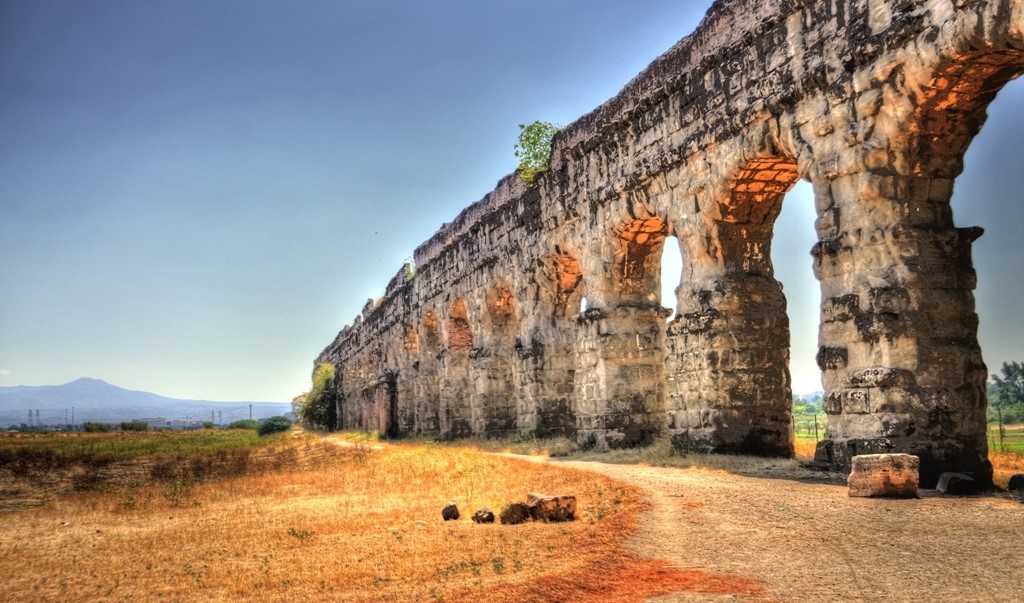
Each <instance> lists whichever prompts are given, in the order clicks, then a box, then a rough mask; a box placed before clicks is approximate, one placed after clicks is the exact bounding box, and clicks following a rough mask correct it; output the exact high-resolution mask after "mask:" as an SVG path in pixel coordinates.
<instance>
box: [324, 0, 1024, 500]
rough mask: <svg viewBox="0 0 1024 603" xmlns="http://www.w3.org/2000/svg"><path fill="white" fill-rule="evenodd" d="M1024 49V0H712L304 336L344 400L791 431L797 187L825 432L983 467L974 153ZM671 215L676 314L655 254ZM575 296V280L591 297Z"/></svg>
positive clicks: (835, 458) (493, 427)
mask: <svg viewBox="0 0 1024 603" xmlns="http://www.w3.org/2000/svg"><path fill="white" fill-rule="evenodd" d="M1022 71H1024V0H927V1H917V2H914V1H909V0H850V1H844V2H822V1H810V0H803V1H801V0H757V1H755V0H720V1H718V2H716V3H715V4H714V6H712V8H711V10H710V11H709V13H708V15H707V16H706V17H705V19H704V21H703V22H702V23H701V25H700V27H699V28H698V29H697V31H696V32H695V33H694V34H692V35H691V36H689V37H687V38H685V39H683V40H682V41H681V42H679V43H678V44H677V45H676V46H675V47H673V48H672V49H670V50H669V51H668V52H667V53H665V54H664V55H662V56H661V57H659V58H658V59H656V60H655V61H654V62H653V63H652V64H651V65H650V66H649V67H648V68H647V69H646V70H645V71H644V72H643V73H641V74H640V75H639V76H637V77H636V78H635V79H634V80H633V81H632V82H630V83H629V84H628V85H627V86H626V87H625V88H624V89H623V90H622V92H620V93H619V95H617V96H616V97H615V98H613V99H611V100H609V101H608V102H607V103H605V104H604V105H602V106H601V107H599V108H597V109H596V110H595V111H593V112H592V113H590V114H588V115H586V116H584V117H582V118H581V119H579V120H578V121H577V122H575V123H574V124H572V125H570V126H568V127H567V128H566V129H565V130H563V131H562V132H560V133H559V134H558V136H557V137H556V139H555V143H554V153H553V157H552V161H551V170H550V171H549V172H548V173H547V174H545V175H544V176H543V177H542V178H541V179H540V181H539V186H538V187H537V188H534V189H530V188H527V187H526V186H524V185H523V184H522V183H521V182H520V181H519V180H517V179H516V178H515V177H514V176H509V177H506V178H505V179H504V180H502V181H501V182H500V183H499V184H498V186H497V187H496V188H495V190H494V191H493V192H491V193H490V194H488V195H487V196H486V197H484V199H483V200H481V201H479V202H477V203H475V204H473V205H471V206H470V207H468V208H467V209H466V210H465V211H463V212H462V214H461V215H459V216H458V218H456V220H455V221H454V222H452V223H450V224H446V225H445V226H444V227H442V228H441V230H439V231H438V232H437V234H435V235H434V236H433V237H432V238H431V239H430V240H429V241H427V242H425V243H423V244H422V245H421V246H420V247H419V248H418V249H417V250H416V253H415V262H416V267H417V272H416V275H415V277H414V278H411V279H409V278H407V276H406V274H405V272H404V271H402V272H399V274H397V275H396V276H395V277H394V279H392V281H391V282H390V284H389V285H388V287H387V290H386V292H385V294H384V296H383V297H382V298H380V299H379V300H376V301H372V302H370V303H368V304H367V306H366V308H364V310H363V312H362V314H361V315H360V316H359V317H357V318H356V321H355V322H354V323H353V324H352V325H351V326H349V327H346V328H345V329H344V330H342V332H341V333H340V334H339V335H338V337H337V338H336V339H335V341H334V342H333V343H332V344H331V345H330V346H328V347H327V349H325V350H324V351H323V352H322V353H321V354H320V356H319V358H317V362H318V363H319V362H330V363H333V364H334V365H335V366H336V367H337V368H338V374H339V375H340V379H339V384H340V385H339V387H340V392H339V393H340V398H339V399H340V400H341V402H340V408H339V414H338V416H339V417H340V421H341V423H342V425H341V426H342V427H346V428H366V429H379V430H382V431H389V432H392V433H396V434H405V433H421V434H433V435H437V436H440V437H458V436H465V435H471V434H472V435H478V436H498V435H506V434H512V433H520V434H536V435H552V434H564V435H569V436H572V437H575V438H577V439H579V440H580V441H590V442H594V443H597V444H606V445H609V446H630V445H637V444H644V443H646V442H649V441H650V440H651V439H652V438H653V437H654V436H656V435H658V434H667V435H669V436H671V437H672V439H673V441H674V442H675V443H676V444H677V445H679V446H680V447H684V448H688V449H697V450H706V451H729V452H746V453H754V454H766V455H789V454H791V453H792V448H791V443H790V442H791V440H790V438H791V430H792V427H791V425H792V419H791V416H790V398H791V395H790V394H791V392H790V377H789V369H788V363H789V324H788V319H787V317H786V312H785V310H786V299H785V296H784V295H783V292H782V287H781V286H780V284H779V282H778V281H776V280H775V278H774V275H773V268H772V264H771V254H770V251H771V245H772V243H773V241H772V234H773V225H774V222H775V219H776V217H777V216H778V215H779V211H780V208H781V204H782V203H783V202H784V197H785V195H786V193H787V191H789V190H790V188H791V187H792V186H793V184H794V183H795V182H796V180H797V179H800V178H803V179H806V180H809V181H810V182H811V183H812V185H813V187H814V194H815V205H816V210H817V214H818V218H817V221H816V223H815V227H816V230H817V233H818V237H819V241H818V243H817V244H816V245H815V246H814V248H813V249H812V250H811V253H812V255H813V260H814V271H815V276H816V277H817V278H818V279H819V280H820V282H821V292H822V304H821V315H820V335H819V343H820V348H819V352H818V364H819V366H820V368H821V371H822V380H823V384H824V387H825V390H826V398H827V409H826V410H827V412H828V414H829V423H828V428H827V430H826V435H825V439H824V441H822V442H821V444H820V445H819V448H818V451H817V460H818V462H820V463H821V464H823V465H826V466H829V467H833V468H837V469H840V468H847V467H848V466H849V464H850V458H851V457H852V456H853V455H856V454H862V453H873V452H890V451H899V452H910V453H913V454H916V455H919V456H920V457H921V472H922V475H921V479H922V484H923V485H924V486H928V485H930V484H933V483H934V481H935V480H936V478H937V476H938V474H939V473H940V472H942V471H947V470H955V471H962V472H967V473H971V474H973V475H974V476H975V477H976V478H978V479H979V480H981V481H983V482H984V481H988V480H990V478H991V475H990V474H991V469H990V466H989V465H988V462H987V459H986V457H987V450H986V440H985V406H986V399H985V381H986V375H987V371H986V368H985V365H984V363H983V361H982V357H981V350H980V348H979V346H978V342H977V326H978V323H977V317H976V314H975V311H974V299H973V293H972V290H973V289H974V287H975V273H974V270H973V268H972V265H971V257H970V247H971V242H972V241H974V240H975V239H976V238H977V237H978V236H979V235H980V234H981V230H980V229H979V228H958V227H956V226H955V225H954V222H953V216H952V212H951V209H950V204H949V201H950V197H951V194H952V190H953V182H954V179H955V178H956V176H957V175H958V174H959V173H960V171H961V168H962V158H963V154H964V152H965V150H966V148H967V146H968V145H969V144H970V142H971V139H972V138H973V136H974V135H976V134H977V132H978V131H979V129H980V128H981V125H982V124H983V122H984V120H985V109H986V106H987V105H988V103H989V102H990V101H991V100H992V98H994V96H995V94H996V93H997V92H998V91H999V89H1000V88H1001V87H1002V86H1003V85H1004V84H1005V83H1007V82H1008V81H1010V80H1011V79H1013V78H1015V77H1017V76H1018V75H1019V74H1020V73H1021V72H1022ZM671 236H675V237H678V241H679V246H680V248H681V251H682V254H683V257H684V265H685V268H684V274H683V275H682V280H681V284H680V286H679V288H678V290H677V308H676V316H675V318H673V319H672V321H671V322H669V323H668V324H666V318H667V317H668V316H669V315H670V314H671V311H670V310H668V309H665V308H662V307H661V306H660V303H659V293H658V291H659V282H660V274H659V270H660V268H659V259H660V256H661V252H662V249H663V246H664V244H665V241H666V240H667V238H668V237H671ZM584 298H585V300H586V304H585V306H586V307H584V304H583V303H582V302H583V300H584Z"/></svg>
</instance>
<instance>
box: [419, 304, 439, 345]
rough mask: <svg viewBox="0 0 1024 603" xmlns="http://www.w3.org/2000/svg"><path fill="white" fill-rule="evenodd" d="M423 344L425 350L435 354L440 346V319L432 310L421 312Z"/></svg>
mask: <svg viewBox="0 0 1024 603" xmlns="http://www.w3.org/2000/svg"><path fill="white" fill-rule="evenodd" d="M423 344H424V347H425V351H427V352H433V353H435V354H436V353H437V351H438V350H439V349H440V347H441V320H440V319H439V318H438V317H437V312H434V311H433V310H427V311H426V312H425V313H424V314H423Z"/></svg>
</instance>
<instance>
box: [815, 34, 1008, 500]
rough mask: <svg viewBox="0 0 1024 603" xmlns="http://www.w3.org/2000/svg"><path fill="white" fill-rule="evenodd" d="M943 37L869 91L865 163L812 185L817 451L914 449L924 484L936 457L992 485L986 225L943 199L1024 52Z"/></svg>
mask: <svg viewBox="0 0 1024 603" xmlns="http://www.w3.org/2000/svg"><path fill="white" fill-rule="evenodd" d="M948 51H953V54H950V55H948V56H945V57H937V58H935V59H934V60H933V62H932V63H930V64H928V65H915V66H914V67H913V68H911V69H907V70H905V71H901V70H899V69H897V70H896V71H895V73H894V75H893V76H892V77H891V78H890V81H889V82H887V83H886V85H885V86H884V87H883V90H882V92H881V95H880V96H878V100H876V101H874V104H872V103H862V105H861V106H862V107H864V108H865V111H864V112H865V113H866V115H865V116H864V119H865V120H866V122H868V123H870V122H871V120H872V119H874V120H875V122H874V130H868V131H871V132H872V134H873V136H874V137H873V138H870V139H869V140H867V141H865V144H864V145H863V147H861V149H862V153H863V155H862V157H860V160H861V161H862V165H863V167H864V169H863V171H862V172H860V173H851V174H835V175H834V178H833V181H832V182H831V183H830V186H829V187H828V189H827V191H825V194H821V195H819V198H818V204H819V206H828V207H829V209H828V213H829V223H830V230H832V231H833V232H834V236H831V237H828V238H824V239H823V240H822V241H821V242H820V243H819V245H817V246H816V248H815V251H814V255H815V269H816V271H817V273H818V274H819V278H820V279H821V281H822V293H823V304H822V335H821V337H820V339H821V346H820V349H819V353H818V361H819V365H820V366H821V369H822V373H823V381H824V383H825V386H826V400H825V411H826V413H828V416H829V418H828V427H827V430H826V434H825V439H824V440H823V441H821V442H820V443H819V445H818V450H817V453H816V460H817V461H818V462H819V463H820V464H822V465H824V466H829V467H845V466H849V464H850V459H851V458H852V457H853V456H855V455H858V454H869V453H874V452H891V451H898V452H909V453H912V454H916V455H917V456H919V457H920V459H921V470H920V475H921V484H922V485H923V486H925V487H932V486H934V484H935V483H936V482H937V480H938V477H939V475H940V474H941V473H942V472H944V471H957V472H962V473H968V474H970V475H972V476H973V477H975V479H976V480H977V481H978V482H979V483H980V484H984V485H985V486H987V485H988V484H990V483H991V477H992V473H991V471H992V470H991V465H990V464H989V462H988V460H987V441H986V434H985V411H984V409H985V406H986V392H985V384H986V381H987V369H986V367H985V364H984V361H983V359H982V354H981V348H980V346H979V344H978V339H977V335H978V317H977V314H976V313H975V304H974V294H973V290H974V288H975V287H976V284H977V276H976V274H975V272H974V268H973V264H972V260H971V246H972V243H973V242H974V241H975V240H976V239H977V238H978V237H979V236H981V234H982V232H983V231H982V229H980V228H977V227H966V228H958V227H957V226H956V225H955V223H954V220H953V212H952V208H951V205H950V199H951V197H952V191H953V185H954V180H955V178H956V177H957V176H958V175H959V174H960V173H961V171H962V169H963V156H964V153H965V152H966V150H967V148H968V146H969V145H970V143H971V141H972V140H973V138H974V136H975V135H976V134H977V133H978V132H979V131H980V129H981V127H982V125H983V124H984V122H985V119H986V110H987V107H988V105H989V103H990V102H991V101H992V100H993V99H994V98H995V96H996V94H997V93H998V92H999V90H1000V89H1001V88H1002V87H1003V86H1004V85H1005V84H1006V83H1007V82H1009V81H1010V80H1012V79H1013V78H1015V77H1017V76H1019V75H1020V74H1021V73H1022V72H1024V52H1022V51H1020V50H994V49H992V48H988V49H981V50H978V49H976V50H970V51H966V52H964V51H963V50H962V49H947V52H948ZM870 94H871V92H866V93H865V94H864V96H865V97H868V96H869V95H870ZM876 95H877V93H876ZM883 105H884V106H883ZM889 105H894V106H895V107H896V109H895V110H894V109H892V107H890V106H889ZM865 129H866V128H865ZM851 267H856V270H857V273H856V274H855V275H854V276H853V278H851V274H850V273H851V272H852V270H851Z"/></svg>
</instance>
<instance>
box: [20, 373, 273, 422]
mask: <svg viewBox="0 0 1024 603" xmlns="http://www.w3.org/2000/svg"><path fill="white" fill-rule="evenodd" d="M250 406H251V408H252V418H254V419H264V418H266V417H271V416H274V415H281V414H284V413H286V412H290V411H291V404H290V403H288V402H248V401H245V402H212V401H209V400H177V399H175V398H166V397H164V396H159V395H157V394H153V393H149V392H140V391H133V390H128V389H124V388H121V387H117V386H116V385H111V384H109V383H107V382H105V381H100V380H99V379H87V378H83V379H78V380H76V381H72V382H71V383H65V384H64V385H38V386H27V385H19V386H15V387H0V427H7V426H8V425H20V424H22V423H29V422H30V418H29V411H32V412H33V415H32V418H31V421H32V422H38V423H42V424H44V425H63V424H64V423H65V421H71V420H72V416H71V414H72V412H73V413H74V422H75V423H81V422H83V421H97V422H107V423H116V422H120V421H130V420H134V419H153V418H158V417H162V418H164V419H165V420H168V421H172V420H186V419H188V420H198V421H210V420H213V421H214V422H223V423H230V422H232V421H237V420H238V419H248V418H249V412H250ZM72 409H73V410H72ZM35 411H38V420H37V419H36V418H35V416H36V415H35V414H34V413H35Z"/></svg>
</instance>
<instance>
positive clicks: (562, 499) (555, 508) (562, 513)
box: [526, 493, 576, 522]
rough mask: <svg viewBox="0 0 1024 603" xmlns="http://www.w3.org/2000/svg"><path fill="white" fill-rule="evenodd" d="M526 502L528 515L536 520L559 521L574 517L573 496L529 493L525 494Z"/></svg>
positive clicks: (570, 519)
mask: <svg viewBox="0 0 1024 603" xmlns="http://www.w3.org/2000/svg"><path fill="white" fill-rule="evenodd" d="M526 502H527V504H529V506H530V516H531V517H533V518H534V519H535V520H537V521H545V522H549V521H550V522H560V521H573V520H575V519H576V497H575V496H567V495H560V496H546V495H544V494H536V493H531V494H527V495H526Z"/></svg>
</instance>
